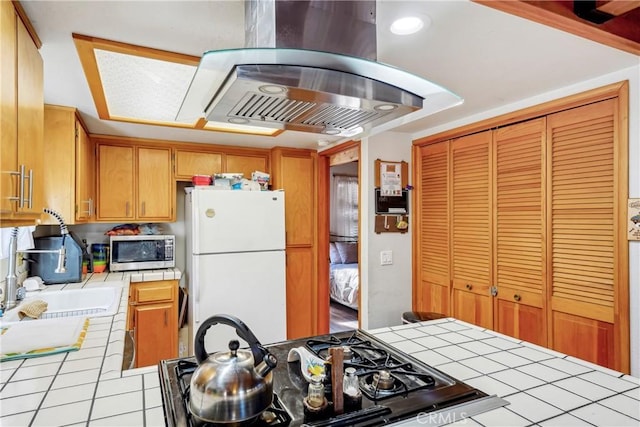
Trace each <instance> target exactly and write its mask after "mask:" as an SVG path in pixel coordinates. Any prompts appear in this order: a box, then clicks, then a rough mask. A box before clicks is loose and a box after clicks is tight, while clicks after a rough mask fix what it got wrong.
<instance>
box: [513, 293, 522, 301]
mask: <svg viewBox="0 0 640 427" xmlns="http://www.w3.org/2000/svg"><path fill="white" fill-rule="evenodd" d="M513 299H514V300H516V301H520V300H521V299H522V297H521V296H520V295H518V294H515V295H514V296H513Z"/></svg>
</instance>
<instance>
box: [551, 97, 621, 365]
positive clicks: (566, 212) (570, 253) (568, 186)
mask: <svg viewBox="0 0 640 427" xmlns="http://www.w3.org/2000/svg"><path fill="white" fill-rule="evenodd" d="M615 116H616V102H615V101H614V100H607V101H601V102H598V103H594V104H590V105H587V106H584V107H579V108H574V109H571V110H566V111H563V112H560V113H556V114H552V115H550V116H549V117H548V118H547V158H548V159H549V162H548V169H547V176H548V177H549V178H548V179H549V182H548V185H547V192H548V193H549V209H548V211H547V214H548V215H547V216H548V229H547V240H548V245H549V246H548V256H549V257H550V269H551V271H549V273H548V277H549V280H550V288H551V289H550V292H551V295H550V302H551V318H550V319H549V321H550V323H551V325H550V326H551V328H552V331H553V332H552V334H551V337H550V338H551V347H552V348H553V349H555V350H558V351H560V352H563V353H566V354H570V355H572V356H576V357H579V358H582V359H586V360H588V361H591V362H594V363H597V364H599V365H603V366H607V367H609V368H613V369H616V370H623V369H625V367H624V366H620V365H619V363H621V360H622V358H627V360H628V356H622V353H627V355H628V349H629V348H628V329H627V331H626V333H623V332H621V330H620V329H617V330H616V329H615V328H619V327H621V326H620V325H624V324H625V323H627V322H628V310H620V309H619V308H618V307H616V305H615V304H616V301H620V298H621V297H622V298H627V295H626V294H625V295H623V296H622V295H620V294H617V292H621V290H620V289H619V284H620V283H621V281H622V279H621V275H623V274H624V273H621V272H619V271H618V267H617V266H616V259H617V257H616V254H617V253H618V251H619V250H621V249H620V245H617V244H616V243H617V240H616V232H617V230H618V229H620V228H622V227H624V225H622V224H619V223H617V220H616V218H617V210H618V209H622V208H623V207H622V206H620V204H618V202H617V197H618V193H617V192H618V191H619V190H618V186H617V185H616V176H617V168H618V167H620V166H619V165H621V164H626V159H624V162H621V161H620V159H619V158H617V156H618V155H617V152H616V150H615V148H616V147H615V141H616V137H617V136H616V132H617V122H616V120H615ZM625 167H626V166H625ZM624 244H625V245H626V242H624ZM625 293H626V292H625ZM614 323H615V326H614ZM625 341H626V344H625ZM625 348H626V351H625V350H624V349H625ZM616 350H618V351H616ZM616 358H617V359H618V360H617V361H616ZM626 369H628V366H627V367H626Z"/></svg>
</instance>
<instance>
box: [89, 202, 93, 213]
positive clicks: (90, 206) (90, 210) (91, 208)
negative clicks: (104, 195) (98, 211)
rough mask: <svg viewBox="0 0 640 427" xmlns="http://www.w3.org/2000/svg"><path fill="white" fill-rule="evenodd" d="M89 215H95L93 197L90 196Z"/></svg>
mask: <svg viewBox="0 0 640 427" xmlns="http://www.w3.org/2000/svg"><path fill="white" fill-rule="evenodd" d="M89 216H93V199H92V198H91V197H89Z"/></svg>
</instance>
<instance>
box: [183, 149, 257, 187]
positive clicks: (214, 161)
mask: <svg viewBox="0 0 640 427" xmlns="http://www.w3.org/2000/svg"><path fill="white" fill-rule="evenodd" d="M216 149H219V151H205V150H204V149H197V148H188V149H184V148H177V149H176V150H175V175H174V177H175V179H176V181H191V177H192V176H193V175H213V174H216V173H222V172H239V173H242V174H243V176H244V177H245V178H247V179H251V173H252V172H254V171H262V172H269V152H268V151H266V150H255V151H254V150H247V151H246V152H244V151H243V152H241V153H236V152H235V151H233V150H234V149H233V148H231V149H230V148H227V149H224V148H222V147H219V146H217V147H216ZM235 150H237V149H235Z"/></svg>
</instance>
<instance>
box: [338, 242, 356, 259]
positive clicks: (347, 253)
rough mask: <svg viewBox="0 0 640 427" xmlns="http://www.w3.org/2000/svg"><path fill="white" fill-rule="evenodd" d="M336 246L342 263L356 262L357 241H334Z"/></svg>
mask: <svg viewBox="0 0 640 427" xmlns="http://www.w3.org/2000/svg"><path fill="white" fill-rule="evenodd" d="M336 248H338V252H339V253H340V258H341V259H342V263H343V264H357V263H358V243H356V242H336Z"/></svg>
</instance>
